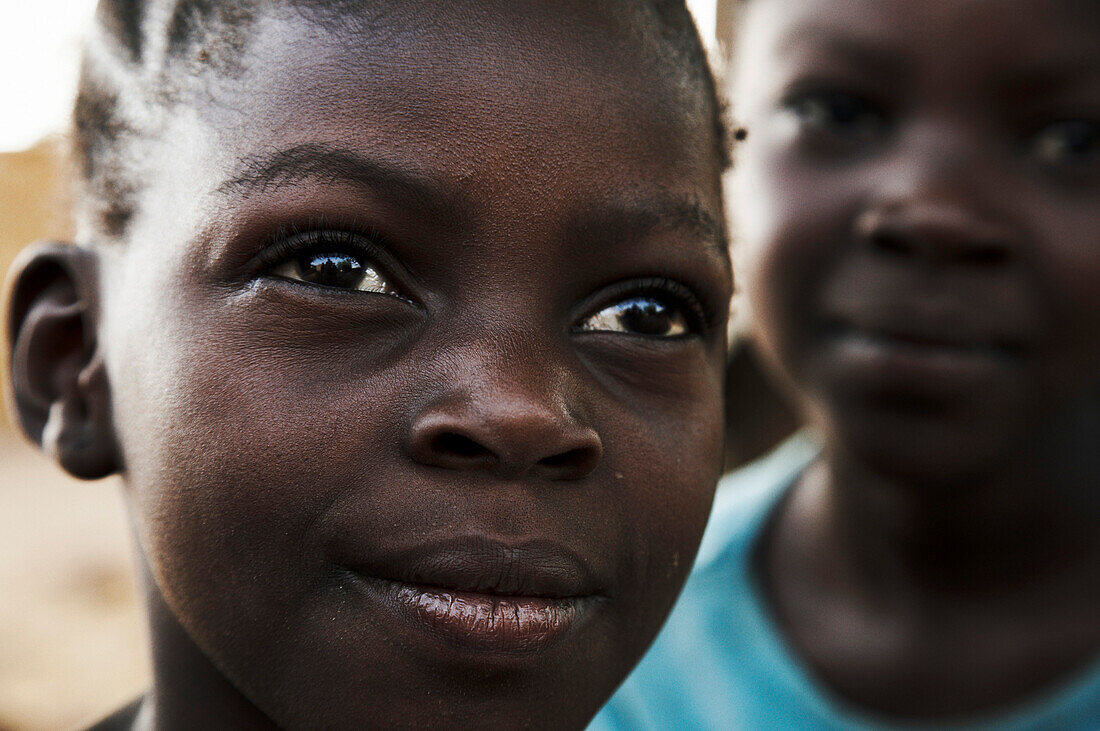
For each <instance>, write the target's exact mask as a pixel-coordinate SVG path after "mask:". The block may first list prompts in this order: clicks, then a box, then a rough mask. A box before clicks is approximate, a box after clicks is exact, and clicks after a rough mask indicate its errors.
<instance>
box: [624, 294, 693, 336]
mask: <svg viewBox="0 0 1100 731" xmlns="http://www.w3.org/2000/svg"><path fill="white" fill-rule="evenodd" d="M617 309H618V313H617V315H618V318H619V322H620V323H622V326H623V329H624V330H628V331H630V332H635V333H640V334H642V335H670V334H672V335H676V334H679V333H678V332H673V331H674V330H675V329H676V324H677V323H675V322H674V315H675V313H674V312H673V310H672V309H671V308H669V307H667V306H666V305H665V304H664V303H662V302H659V301H658V300H655V299H651V298H638V299H632V300H628V301H626V302H623V303H622V304H621V305H619V306H618V307H617Z"/></svg>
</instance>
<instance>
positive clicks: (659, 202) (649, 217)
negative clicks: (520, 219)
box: [217, 142, 729, 265]
mask: <svg viewBox="0 0 1100 731" xmlns="http://www.w3.org/2000/svg"><path fill="white" fill-rule="evenodd" d="M302 182H320V183H337V182H346V183H351V184H353V185H361V186H366V187H369V188H371V189H372V190H374V191H376V192H377V193H379V194H381V195H383V196H386V197H387V198H390V199H392V200H394V201H395V202H397V203H399V204H400V205H403V206H409V205H412V206H414V207H416V208H417V209H419V210H420V211H421V212H422V213H423V214H424V215H427V216H433V217H439V216H441V215H443V214H445V213H446V212H447V211H451V212H453V211H455V210H462V209H463V208H464V207H465V206H464V205H463V197H462V195H461V194H460V193H459V192H457V191H453V190H450V189H448V188H447V186H445V185H443V184H441V183H440V182H438V181H436V180H435V179H433V178H431V177H429V176H426V175H424V174H423V173H421V172H418V171H414V170H410V169H408V168H407V167H404V166H402V165H400V164H397V163H392V162H388V161H382V160H376V159H372V158H367V157H364V156H362V155H360V154H359V153H357V152H354V151H351V150H345V149H341V148H338V147H333V146H330V145H327V144H323V143H317V142H310V143H305V144H301V145H296V146H294V147H289V148H287V149H284V150H277V151H275V152H271V153H267V154H261V155H253V156H249V157H247V158H245V159H244V161H243V162H242V163H241V166H240V167H239V169H238V171H237V172H236V173H235V174H234V175H233V177H231V178H229V179H228V180H226V181H225V182H223V183H222V184H221V185H219V186H218V188H217V191H218V192H219V193H223V194H225V193H230V194H236V195H241V196H247V195H250V194H256V193H264V192H270V191H272V190H278V189H279V188H281V187H283V186H287V185H294V184H297V183H302ZM569 229H570V230H571V231H572V232H573V234H574V235H575V238H577V239H579V240H583V239H585V238H587V237H588V236H589V235H590V232H593V231H595V232H599V233H601V234H603V235H611V236H613V237H616V238H629V237H630V236H632V235H638V234H644V233H647V232H648V231H651V230H653V229H666V230H687V231H690V232H691V233H692V235H693V236H694V237H695V238H697V239H702V240H704V241H705V242H706V243H708V244H709V246H708V248H710V249H712V250H713V252H714V253H717V254H718V255H719V258H720V259H721V261H722V262H725V263H727V265H728V260H729V250H728V242H727V239H726V229H725V226H724V225H723V224H722V222H721V221H719V220H718V219H717V218H715V216H714V215H712V214H711V213H710V212H709V211H708V210H707V209H706V208H705V207H704V206H703V205H702V203H701V202H700V201H699V200H698V199H696V198H692V197H679V196H675V195H671V194H662V195H657V196H639V197H636V198H628V199H626V200H622V201H614V202H611V203H606V204H603V205H600V206H597V207H596V209H595V210H594V211H586V212H585V213H584V214H582V215H579V216H577V217H576V218H575V219H574V220H573V221H572V222H571V224H570V225H569Z"/></svg>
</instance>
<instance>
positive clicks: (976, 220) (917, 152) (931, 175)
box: [855, 119, 1016, 268]
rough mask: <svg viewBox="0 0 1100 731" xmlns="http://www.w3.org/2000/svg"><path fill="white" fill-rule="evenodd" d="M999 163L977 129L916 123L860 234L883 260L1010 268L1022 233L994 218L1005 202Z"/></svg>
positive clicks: (888, 165) (860, 221)
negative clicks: (1000, 188) (892, 257)
mask: <svg viewBox="0 0 1100 731" xmlns="http://www.w3.org/2000/svg"><path fill="white" fill-rule="evenodd" d="M998 160H999V157H997V155H996V154H994V153H993V152H991V151H990V149H988V146H987V145H986V144H984V143H983V142H982V141H981V140H980V139H977V138H976V137H975V135H974V133H973V131H972V129H971V125H969V124H966V123H963V122H961V121H958V120H952V119H932V120H924V121H923V122H922V123H920V124H914V125H913V126H912V127H911V128H910V129H909V131H908V134H906V135H905V136H904V137H903V139H902V140H901V142H900V143H899V145H898V146H897V148H896V153H895V154H894V155H892V156H891V157H890V158H889V159H888V160H887V161H886V162H885V164H884V165H883V167H882V168H880V173H881V175H880V176H877V177H876V178H875V180H874V181H873V184H874V192H873V193H872V195H871V196H870V197H869V199H868V202H867V204H866V207H865V208H864V210H863V211H862V212H861V214H860V215H859V216H858V217H857V219H856V222H855V227H856V234H857V236H858V237H859V238H860V239H861V240H863V241H865V242H867V243H868V244H870V245H871V246H872V247H873V248H874V249H875V250H876V251H879V252H881V253H883V254H887V255H896V256H902V257H909V258H910V259H912V260H913V261H919V262H923V263H927V264H932V265H936V266H958V265H969V266H975V267H979V268H983V267H984V268H995V267H998V266H1000V265H1003V264H1005V263H1006V262H1007V261H1008V260H1009V259H1010V258H1011V257H1012V254H1013V252H1014V250H1015V248H1016V247H1015V236H1016V234H1015V233H1014V231H1013V229H1012V227H1011V226H1009V225H1008V224H1007V223H1006V221H1005V218H1006V216H1004V215H1000V214H999V213H998V214H994V213H993V210H994V209H995V208H996V207H997V206H998V205H1000V203H999V201H1000V200H1001V199H1003V198H1004V197H1005V196H1001V195H1000V194H999V191H998V186H999V185H1001V183H1000V182H999V181H1001V180H1002V179H1003V178H1005V177H1006V176H1005V175H1004V172H1005V171H1003V170H1000V169H999V165H998V162H997V161H998Z"/></svg>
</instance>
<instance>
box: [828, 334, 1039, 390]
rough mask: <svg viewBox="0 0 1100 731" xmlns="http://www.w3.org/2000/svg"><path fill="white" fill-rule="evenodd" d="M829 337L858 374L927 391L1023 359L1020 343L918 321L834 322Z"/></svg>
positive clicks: (1005, 367)
mask: <svg viewBox="0 0 1100 731" xmlns="http://www.w3.org/2000/svg"><path fill="white" fill-rule="evenodd" d="M832 339H833V341H834V343H835V344H836V347H837V352H838V354H839V356H840V358H841V359H842V361H843V362H845V363H846V364H847V366H848V367H849V368H850V369H851V370H852V372H853V374H854V375H856V376H857V377H858V376H860V375H864V376H867V377H868V378H870V379H871V380H872V381H874V382H876V383H880V385H884V386H886V385H902V384H905V385H906V386H907V387H913V388H916V389H918V390H921V391H927V392H928V393H929V394H930V395H931V394H934V393H940V392H947V391H952V390H954V389H955V388H956V387H958V386H960V385H966V384H973V383H977V382H980V381H983V380H985V379H988V378H989V377H991V376H993V375H994V374H996V373H1004V372H1006V371H1015V370H1017V369H1019V368H1020V367H1021V366H1022V365H1023V363H1024V359H1025V350H1024V348H1023V347H1022V345H1020V344H1018V343H1013V342H1010V341H1008V340H1004V339H995V338H992V337H980V336H973V335H972V334H970V333H963V332H950V331H949V332H940V331H937V330H936V329H934V328H924V327H920V326H916V325H903V326H899V325H892V326H878V327H867V326H859V327H857V326H852V325H845V326H836V327H834V328H832Z"/></svg>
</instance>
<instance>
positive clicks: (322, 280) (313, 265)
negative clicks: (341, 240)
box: [298, 254, 365, 289]
mask: <svg viewBox="0 0 1100 731" xmlns="http://www.w3.org/2000/svg"><path fill="white" fill-rule="evenodd" d="M364 274H365V271H364V267H363V263H362V262H360V261H359V260H358V259H356V258H355V257H354V256H350V255H348V254H306V255H305V256H303V257H301V258H300V259H298V275H299V276H300V277H301V278H302V279H303V280H305V281H307V282H310V283H312V284H319V285H322V286H325V287H340V288H344V289H354V288H356V287H358V286H359V283H360V282H362V281H363V276H364Z"/></svg>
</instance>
